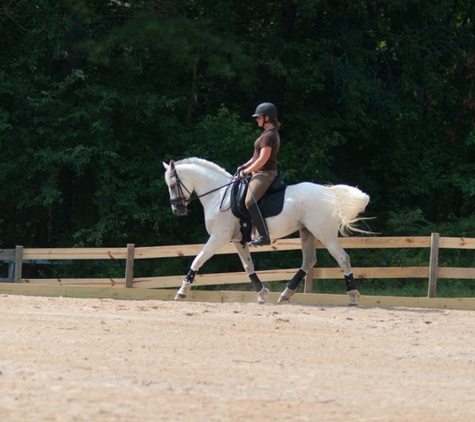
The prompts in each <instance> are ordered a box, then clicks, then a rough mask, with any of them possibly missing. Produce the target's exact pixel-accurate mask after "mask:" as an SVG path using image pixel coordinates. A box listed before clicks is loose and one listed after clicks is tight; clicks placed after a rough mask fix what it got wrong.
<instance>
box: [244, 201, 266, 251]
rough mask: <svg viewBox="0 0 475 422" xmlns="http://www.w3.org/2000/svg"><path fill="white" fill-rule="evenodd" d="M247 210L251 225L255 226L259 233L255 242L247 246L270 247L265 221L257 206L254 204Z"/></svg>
mask: <svg viewBox="0 0 475 422" xmlns="http://www.w3.org/2000/svg"><path fill="white" fill-rule="evenodd" d="M247 210H248V211H249V215H250V216H251V220H252V223H253V224H254V226H256V229H257V231H258V232H259V237H258V238H257V239H256V240H253V241H252V242H249V246H264V245H270V238H269V231H268V230H267V224H266V221H265V220H264V218H263V217H262V215H261V213H260V211H259V206H258V205H257V204H256V203H254V204H252V205H251V206H250V207H249V208H248V209H247Z"/></svg>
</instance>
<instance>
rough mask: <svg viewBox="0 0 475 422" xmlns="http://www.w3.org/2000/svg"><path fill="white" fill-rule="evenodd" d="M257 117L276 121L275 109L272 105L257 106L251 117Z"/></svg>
mask: <svg viewBox="0 0 475 422" xmlns="http://www.w3.org/2000/svg"><path fill="white" fill-rule="evenodd" d="M257 116H269V119H270V120H274V119H277V107H276V106H275V105H274V104H272V103H262V104H259V105H258V106H257V108H256V111H255V112H254V114H253V115H252V117H257Z"/></svg>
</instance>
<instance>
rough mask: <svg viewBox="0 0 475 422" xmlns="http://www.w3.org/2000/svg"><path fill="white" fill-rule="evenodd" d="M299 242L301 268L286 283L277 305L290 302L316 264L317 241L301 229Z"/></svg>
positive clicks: (309, 233) (308, 232) (304, 229)
mask: <svg viewBox="0 0 475 422" xmlns="http://www.w3.org/2000/svg"><path fill="white" fill-rule="evenodd" d="M300 241H301V243H302V257H303V259H302V266H301V267H300V268H299V270H298V271H297V272H296V273H295V275H294V276H293V277H292V280H290V281H289V283H287V286H286V287H285V290H284V291H283V292H282V294H281V295H280V297H279V300H278V301H277V303H288V302H289V301H290V298H291V297H292V296H293V294H294V293H295V291H296V290H297V287H298V285H299V284H300V282H301V281H302V280H303V279H304V278H305V276H306V275H307V274H308V273H309V272H310V271H313V267H314V265H315V264H316V262H317V252H316V250H315V242H316V241H317V239H316V238H315V236H314V235H313V234H312V233H311V232H310V231H309V230H307V229H306V228H303V229H301V230H300Z"/></svg>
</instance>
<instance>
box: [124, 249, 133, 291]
mask: <svg viewBox="0 0 475 422" xmlns="http://www.w3.org/2000/svg"><path fill="white" fill-rule="evenodd" d="M134 254H135V245H134V244H133V243H127V261H126V263H125V287H126V288H127V289H130V288H131V287H132V286H133V284H134Z"/></svg>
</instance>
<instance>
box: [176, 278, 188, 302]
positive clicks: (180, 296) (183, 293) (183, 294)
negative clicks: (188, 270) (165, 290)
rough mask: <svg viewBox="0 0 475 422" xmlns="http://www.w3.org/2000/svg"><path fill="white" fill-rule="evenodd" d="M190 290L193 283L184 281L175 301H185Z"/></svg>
mask: <svg viewBox="0 0 475 422" xmlns="http://www.w3.org/2000/svg"><path fill="white" fill-rule="evenodd" d="M190 289H191V283H190V282H189V281H183V283H182V285H181V287H180V289H179V290H178V292H177V293H176V296H175V300H181V299H185V297H186V295H187V293H188V292H189V291H190Z"/></svg>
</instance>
